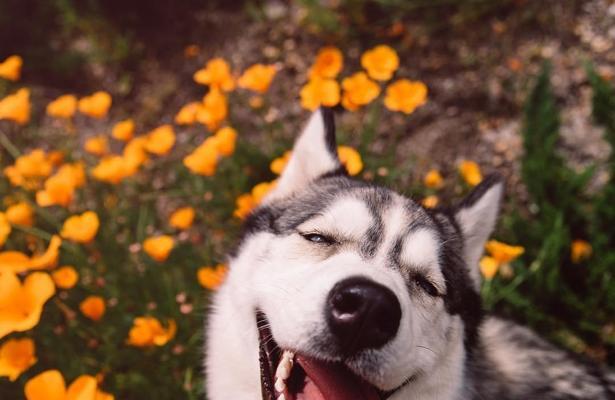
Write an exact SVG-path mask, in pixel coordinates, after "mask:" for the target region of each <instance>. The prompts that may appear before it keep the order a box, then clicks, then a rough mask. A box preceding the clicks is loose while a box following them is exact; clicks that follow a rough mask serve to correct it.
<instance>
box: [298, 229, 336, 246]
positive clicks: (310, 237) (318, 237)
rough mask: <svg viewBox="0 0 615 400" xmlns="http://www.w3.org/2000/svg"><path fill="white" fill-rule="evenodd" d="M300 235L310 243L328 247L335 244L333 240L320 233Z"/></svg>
mask: <svg viewBox="0 0 615 400" xmlns="http://www.w3.org/2000/svg"><path fill="white" fill-rule="evenodd" d="M300 235H301V236H302V237H303V238H304V239H305V240H307V241H309V242H312V243H316V244H322V245H326V246H330V245H332V244H335V243H337V241H336V240H335V239H333V238H332V237H331V236H327V235H324V234H322V233H315V232H311V233H300Z"/></svg>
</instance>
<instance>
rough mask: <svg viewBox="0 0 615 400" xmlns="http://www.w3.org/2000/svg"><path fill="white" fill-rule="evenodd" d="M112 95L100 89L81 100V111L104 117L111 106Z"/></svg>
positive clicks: (95, 116)
mask: <svg viewBox="0 0 615 400" xmlns="http://www.w3.org/2000/svg"><path fill="white" fill-rule="evenodd" d="M111 102H112V100H111V95H110V94H109V93H107V92H103V91H98V92H96V93H94V94H92V95H90V96H86V97H83V98H81V99H80V100H79V112H81V113H82V114H85V115H87V116H88V117H92V118H104V117H105V116H106V115H107V113H108V112H109V108H110V107H111Z"/></svg>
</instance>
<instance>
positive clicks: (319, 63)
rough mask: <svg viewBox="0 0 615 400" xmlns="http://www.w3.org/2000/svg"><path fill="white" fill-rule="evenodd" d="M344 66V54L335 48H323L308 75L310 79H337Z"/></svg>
mask: <svg viewBox="0 0 615 400" xmlns="http://www.w3.org/2000/svg"><path fill="white" fill-rule="evenodd" d="M343 66H344V57H343V56H342V52H341V51H340V50H339V49H338V48H337V47H333V46H327V47H323V48H322V49H320V50H319V51H318V54H317V55H316V61H315V62H314V65H312V68H310V70H309V72H308V74H309V76H310V78H314V77H317V76H318V77H321V78H335V77H336V76H337V74H339V73H340V71H341V70H342V67H343Z"/></svg>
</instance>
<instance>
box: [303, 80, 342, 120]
mask: <svg viewBox="0 0 615 400" xmlns="http://www.w3.org/2000/svg"><path fill="white" fill-rule="evenodd" d="M299 95H300V96H301V106H302V107H303V108H305V109H307V110H312V111H314V110H316V109H317V108H318V107H320V106H321V105H323V106H327V107H333V106H335V105H337V104H338V103H339V102H340V85H339V84H338V83H337V81H336V80H334V79H324V78H321V77H319V76H314V77H313V78H311V79H310V81H309V82H308V83H306V84H305V85H304V86H303V87H302V88H301V92H300V93H299Z"/></svg>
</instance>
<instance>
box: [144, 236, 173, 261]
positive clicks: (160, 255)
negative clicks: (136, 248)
mask: <svg viewBox="0 0 615 400" xmlns="http://www.w3.org/2000/svg"><path fill="white" fill-rule="evenodd" d="M174 246H175V240H174V239H173V238H172V237H171V236H168V235H160V236H154V237H150V238H147V239H145V241H144V242H143V250H144V251H145V252H146V253H147V255H149V256H150V257H151V258H153V259H154V260H156V261H158V262H164V261H165V260H166V259H167V258H168V257H169V254H170V253H171V250H173V247H174Z"/></svg>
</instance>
